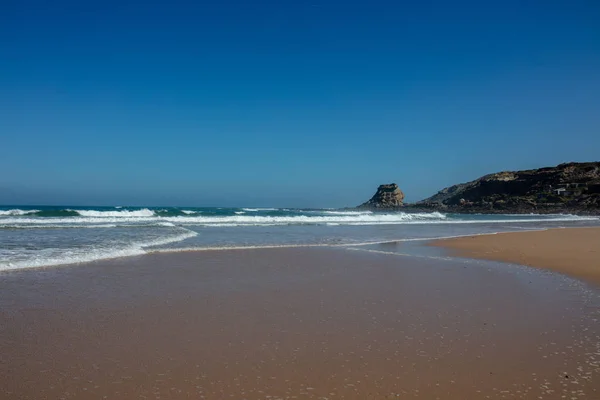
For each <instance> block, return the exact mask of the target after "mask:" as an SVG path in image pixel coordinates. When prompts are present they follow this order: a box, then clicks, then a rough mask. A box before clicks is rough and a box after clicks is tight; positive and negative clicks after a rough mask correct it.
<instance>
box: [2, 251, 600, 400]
mask: <svg viewBox="0 0 600 400" xmlns="http://www.w3.org/2000/svg"><path fill="white" fill-rule="evenodd" d="M590 290H591V289H589V288H588V287H587V286H585V285H582V284H581V283H579V282H578V281H575V280H571V279H568V278H564V277H562V276H560V275H554V274H543V273H540V272H539V271H536V270H532V269H525V268H522V267H519V268H517V267H512V266H507V267H506V268H496V267H494V266H492V265H488V264H486V262H481V261H474V262H470V263H465V262H461V261H460V260H447V261H439V260H432V259H425V258H420V259H419V258H413V257H403V256H397V255H389V254H375V253H369V252H366V251H360V250H354V251H352V250H346V249H340V248H289V249H256V250H237V251H205V252H189V253H172V254H150V255H144V256H139V257H131V258H123V259H115V260H110V261H99V262H94V263H89V264H82V265H74V266H65V267H59V268H46V269H35V270H33V269H32V270H19V271H9V272H3V273H2V274H0V398H2V399H20V400H21V399H36V400H42V399H53V400H54V399H83V400H86V399H123V400H125V399H127V400H130V399H271V400H274V399H396V398H401V399H411V398H423V399H449V400H453V399H457V400H458V399H460V400H463V399H488V398H489V399H505V398H507V399H510V398H519V399H538V398H543V399H562V398H567V399H597V398H600V375H598V374H599V364H598V362H599V361H600V355H599V352H600V348H599V346H600V345H599V341H600V340H599V335H600V327H599V326H598V322H597V321H598V320H597V318H598V307H597V306H598V303H597V300H598V294H597V293H596V292H594V291H593V290H591V291H590ZM595 318H596V319H595Z"/></svg>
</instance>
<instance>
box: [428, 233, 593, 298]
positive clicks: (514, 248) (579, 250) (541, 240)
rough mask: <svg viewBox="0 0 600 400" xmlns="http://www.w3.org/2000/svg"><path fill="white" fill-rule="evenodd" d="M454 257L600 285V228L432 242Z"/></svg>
mask: <svg viewBox="0 0 600 400" xmlns="http://www.w3.org/2000/svg"><path fill="white" fill-rule="evenodd" d="M432 245H434V246H441V247H445V248H448V249H450V250H451V251H452V252H453V254H455V255H458V256H462V257H469V258H479V259H487V260H496V261H504V262H510V263H516V264H521V265H527V266H530V267H536V268H547V269H551V270H553V271H557V272H560V273H562V274H567V275H570V276H573V277H575V278H580V279H584V280H586V281H589V282H592V283H594V284H596V285H598V286H600V228H598V227H594V228H564V229H550V230H546V231H537V232H509V233H499V234H495V235H481V236H468V237H461V238H453V239H445V240H440V241H437V242H434V243H432Z"/></svg>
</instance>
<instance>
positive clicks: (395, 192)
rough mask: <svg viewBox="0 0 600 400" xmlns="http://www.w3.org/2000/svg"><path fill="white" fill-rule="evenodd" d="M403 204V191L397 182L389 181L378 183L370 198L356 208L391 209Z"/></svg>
mask: <svg viewBox="0 0 600 400" xmlns="http://www.w3.org/2000/svg"><path fill="white" fill-rule="evenodd" d="M403 205H404V193H403V192H402V190H400V188H399V187H398V185H397V184H395V183H389V184H386V185H379V187H378V188H377V192H375V194H374V195H373V197H371V199H370V200H369V201H367V202H365V203H363V204H361V205H360V206H358V208H361V209H371V208H374V209H391V208H399V207H402V206H403Z"/></svg>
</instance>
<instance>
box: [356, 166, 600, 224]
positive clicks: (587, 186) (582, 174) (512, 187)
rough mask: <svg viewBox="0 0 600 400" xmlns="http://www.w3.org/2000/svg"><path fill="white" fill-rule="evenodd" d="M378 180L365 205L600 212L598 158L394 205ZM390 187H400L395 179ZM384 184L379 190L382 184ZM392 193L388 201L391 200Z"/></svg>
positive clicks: (491, 178)
mask: <svg viewBox="0 0 600 400" xmlns="http://www.w3.org/2000/svg"><path fill="white" fill-rule="evenodd" d="M388 186H391V185H382V186H380V187H379V189H378V190H377V193H376V194H375V196H373V198H371V200H369V201H368V202H366V203H364V204H362V205H360V206H359V208H362V209H365V208H369V209H376V210H383V209H388V210H389V209H398V208H402V209H403V210H405V211H442V212H455V213H488V214H489V213H514V214H524V213H577V214H600V162H586V163H565V164H560V165H558V166H556V167H548V168H539V169H532V170H525V171H504V172H498V173H495V174H489V175H485V176H482V177H481V178H478V179H475V180H473V181H471V182H466V183H461V184H458V185H454V186H450V187H447V188H444V189H442V190H440V191H439V192H437V193H436V194H435V195H433V196H431V197H429V198H427V199H424V200H422V201H419V202H417V203H413V204H406V203H403V200H404V194H402V199H401V201H400V203H399V204H398V202H397V201H395V202H394V200H393V196H391V195H390V194H388V193H389V192H388V190H389V188H384V187H388ZM393 186H394V189H393V190H392V193H393V192H394V191H396V190H397V191H398V192H400V193H402V191H400V189H399V188H398V186H397V185H395V184H393ZM382 188H383V189H382ZM390 197H391V198H392V200H391V201H390Z"/></svg>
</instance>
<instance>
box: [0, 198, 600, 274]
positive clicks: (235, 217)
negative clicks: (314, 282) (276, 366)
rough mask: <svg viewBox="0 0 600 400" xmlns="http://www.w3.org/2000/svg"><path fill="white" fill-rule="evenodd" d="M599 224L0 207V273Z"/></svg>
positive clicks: (558, 219)
mask: <svg viewBox="0 0 600 400" xmlns="http://www.w3.org/2000/svg"><path fill="white" fill-rule="evenodd" d="M593 225H600V219H599V218H598V217H582V216H575V215H536V214H529V215H484V214H481V215H464V214H443V213H439V212H432V213H405V212H370V211H349V210H335V209H292V208H224V207H223V208H221V207H210V208H206V207H199V208H196V207H73V206H26V207H25V206H3V207H0V270H10V269H21V268H32V267H44V266H53V265H64V264H74V263H82V262H88V261H94V260H100V259H108V258H115V257H126V256H135V255H141V254H146V253H151V252H172V251H186V250H204V249H226V248H242V247H278V246H356V245H366V244H372V243H385V242H412V241H423V240H429V239H435V238H444V237H454V236H463V235H473V234H485V233H495V232H505V231H518V230H536V229H547V228H556V227H575V226H577V227H579V226H593Z"/></svg>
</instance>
